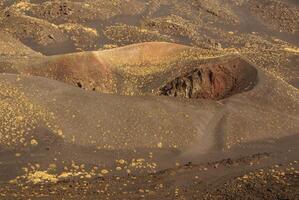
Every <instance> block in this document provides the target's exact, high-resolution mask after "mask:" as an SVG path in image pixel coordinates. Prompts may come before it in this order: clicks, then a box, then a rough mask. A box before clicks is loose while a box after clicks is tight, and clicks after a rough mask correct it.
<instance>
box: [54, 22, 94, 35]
mask: <svg viewBox="0 0 299 200" xmlns="http://www.w3.org/2000/svg"><path fill="white" fill-rule="evenodd" d="M58 27H59V28H61V29H64V30H65V31H67V32H71V31H76V30H82V31H84V32H86V33H89V34H92V35H94V36H99V34H98V32H97V30H95V29H93V28H90V27H85V26H83V25H81V24H73V23H67V24H61V25H59V26H58Z"/></svg>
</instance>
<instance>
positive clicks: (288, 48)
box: [284, 47, 299, 53]
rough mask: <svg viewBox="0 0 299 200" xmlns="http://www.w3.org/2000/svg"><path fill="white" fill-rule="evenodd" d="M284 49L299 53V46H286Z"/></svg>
mask: <svg viewBox="0 0 299 200" xmlns="http://www.w3.org/2000/svg"><path fill="white" fill-rule="evenodd" d="M284 50H285V51H287V52H291V53H299V48H291V47H286V48H284Z"/></svg>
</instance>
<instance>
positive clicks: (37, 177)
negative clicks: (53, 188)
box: [27, 171, 58, 184]
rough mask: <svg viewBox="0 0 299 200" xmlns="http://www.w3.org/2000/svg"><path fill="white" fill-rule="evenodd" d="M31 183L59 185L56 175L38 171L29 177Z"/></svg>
mask: <svg viewBox="0 0 299 200" xmlns="http://www.w3.org/2000/svg"><path fill="white" fill-rule="evenodd" d="M27 179H28V181H29V182H32V183H34V184H38V183H42V182H50V183H57V181H58V178H57V176H55V175H52V174H48V173H47V172H45V171H36V172H34V173H32V174H29V175H28V176H27Z"/></svg>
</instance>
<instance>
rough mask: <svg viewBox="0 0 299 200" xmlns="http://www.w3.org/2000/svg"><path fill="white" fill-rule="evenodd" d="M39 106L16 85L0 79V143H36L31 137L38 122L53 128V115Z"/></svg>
mask: <svg viewBox="0 0 299 200" xmlns="http://www.w3.org/2000/svg"><path fill="white" fill-rule="evenodd" d="M47 113H48V112H47V111H46V110H45V109H43V108H42V107H41V106H39V105H36V104H35V103H34V102H32V101H30V99H29V98H27V97H26V96H25V94H24V93H23V92H22V91H21V90H20V89H19V88H17V87H14V86H12V85H10V84H9V83H6V82H4V81H0V118H1V124H0V145H1V146H3V147H6V148H14V147H15V146H19V145H22V146H28V145H30V144H31V145H33V146H35V145H37V144H38V141H37V140H36V139H34V138H31V136H30V133H32V132H34V130H36V128H37V127H38V125H39V124H44V126H45V127H47V128H49V129H51V128H53V127H54V126H53V116H51V115H48V114H47Z"/></svg>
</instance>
